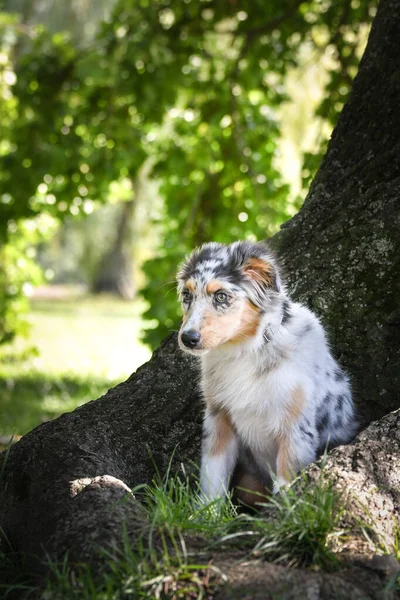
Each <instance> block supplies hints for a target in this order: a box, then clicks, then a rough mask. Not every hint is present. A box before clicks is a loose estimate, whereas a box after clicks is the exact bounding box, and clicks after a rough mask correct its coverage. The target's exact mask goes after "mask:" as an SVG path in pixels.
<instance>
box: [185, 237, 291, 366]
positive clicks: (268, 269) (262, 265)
mask: <svg viewBox="0 0 400 600" xmlns="http://www.w3.org/2000/svg"><path fill="white" fill-rule="evenodd" d="M177 279H178V293H179V296H180V299H181V302H182V307H183V311H184V316H183V321H182V326H181V329H180V331H179V344H180V346H181V348H182V349H183V350H185V351H186V352H190V353H191V354H196V355H199V354H203V353H204V352H207V351H208V350H212V349H213V348H216V347H219V346H222V345H224V344H238V343H241V342H243V341H244V340H247V339H249V338H251V337H252V336H254V335H255V334H256V332H257V331H258V328H259V324H260V319H261V317H262V315H263V314H265V313H266V312H268V309H269V308H270V307H271V306H272V305H273V303H274V300H276V298H277V296H278V295H279V293H280V291H281V280H280V274H279V269H278V267H277V265H276V260H275V258H274V257H273V255H272V254H271V252H270V251H269V250H268V248H267V246H266V245H265V244H264V243H251V242H235V243H233V244H230V245H229V246H225V245H224V244H218V243H215V242H211V243H209V244H205V245H204V246H202V247H201V248H198V249H196V250H194V252H193V253H192V254H191V255H190V256H189V258H188V259H187V260H186V261H185V262H184V263H183V264H182V265H181V266H180V269H179V271H178V276H177Z"/></svg>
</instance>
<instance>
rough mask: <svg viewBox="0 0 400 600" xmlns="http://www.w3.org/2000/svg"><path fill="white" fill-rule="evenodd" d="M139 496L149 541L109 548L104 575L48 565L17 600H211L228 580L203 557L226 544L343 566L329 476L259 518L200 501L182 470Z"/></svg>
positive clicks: (277, 501) (270, 503)
mask: <svg viewBox="0 0 400 600" xmlns="http://www.w3.org/2000/svg"><path fill="white" fill-rule="evenodd" d="M133 491H134V493H135V495H136V496H137V498H138V499H140V500H141V501H142V502H143V505H144V507H145V510H146V512H147V516H148V520H149V523H150V525H151V527H150V531H151V535H150V537H149V538H148V537H147V536H146V537H142V538H139V539H138V540H136V541H135V542H134V543H132V541H131V540H129V539H128V536H127V535H125V536H124V539H123V543H122V545H121V547H120V548H119V549H117V550H116V549H113V550H103V551H102V553H101V557H100V563H101V564H102V565H103V567H102V568H101V570H100V575H99V573H98V572H97V573H94V572H93V571H92V569H91V568H90V567H89V566H88V565H71V564H70V563H69V561H68V558H67V557H66V559H65V560H64V562H63V563H61V564H55V563H49V568H50V576H49V578H48V580H47V582H46V586H45V588H44V589H41V590H39V589H38V588H29V586H26V585H25V583H24V584H22V587H21V593H22V592H23V586H24V585H25V588H24V589H25V592H26V593H25V596H24V595H20V596H18V597H21V598H25V597H26V598H36V597H40V598H43V599H45V600H53V599H54V600H58V599H60V600H63V599H71V600H74V599H75V598H76V599H78V598H79V599H82V600H95V599H96V600H129V599H139V600H141V599H144V598H146V599H147V598H148V599H150V598H151V599H155V600H157V599H160V600H162V599H167V598H174V599H176V600H179V599H183V598H185V599H191V598H199V599H202V598H204V599H205V598H208V597H209V596H210V593H212V589H213V585H216V583H215V582H216V581H217V583H218V584H219V583H220V582H221V576H219V577H216V576H215V573H214V575H213V570H214V571H216V569H214V567H212V566H211V565H210V564H208V562H207V561H205V562H204V564H203V563H202V561H201V560H200V561H199V560H198V558H196V556H197V557H198V556H200V555H201V554H202V552H204V551H205V550H207V552H208V553H209V552H210V548H212V549H213V554H214V555H216V554H217V553H218V552H220V551H221V550H223V549H224V548H226V546H227V545H229V547H230V548H231V549H237V550H240V551H241V552H243V551H245V552H247V553H249V555H250V556H256V557H258V558H260V557H261V558H265V559H268V560H274V561H281V562H284V563H285V564H289V565H297V566H300V565H316V566H318V567H320V568H325V569H327V568H328V569H331V568H332V567H334V566H335V565H336V563H337V560H336V557H335V555H334V553H333V550H332V547H331V541H332V538H333V537H335V536H338V535H341V534H342V533H343V532H340V531H337V528H338V524H339V519H340V516H341V512H342V509H341V508H340V506H341V503H340V496H339V494H338V493H337V492H336V491H335V490H334V488H333V486H332V485H331V484H330V483H329V481H327V480H326V478H325V477H324V476H323V474H321V477H320V481H319V482H317V484H312V485H311V484H309V483H307V480H306V479H305V478H300V480H299V481H298V483H297V485H294V486H292V487H287V488H283V489H282V490H281V491H280V492H279V493H278V494H277V495H275V496H273V497H262V498H260V500H262V502H260V507H259V508H260V510H259V511H258V512H257V513H255V512H254V513H252V514H248V513H243V512H240V510H239V509H238V508H237V507H236V506H234V504H233V503H232V501H231V499H230V498H225V499H224V500H219V501H216V502H212V503H210V504H203V503H201V502H200V497H199V487H198V482H196V481H194V478H193V476H189V475H188V474H187V472H186V471H185V469H184V468H183V467H182V468H181V470H180V472H179V473H178V474H174V475H172V474H171V472H170V470H168V472H167V474H166V475H165V477H163V478H160V477H157V478H156V480H155V481H154V483H153V484H152V485H146V486H140V487H138V488H136V489H134V490H133ZM194 540H195V543H194V544H193V541H194ZM4 556H5V555H4ZM3 562H4V564H3V566H5V567H7V565H6V562H5V561H3ZM0 563H1V554H0ZM0 569H1V566H0ZM5 581H9V583H8V584H6V585H4V586H3V588H4V590H6V591H7V592H8V593H9V597H10V598H11V597H12V596H11V595H10V594H11V591H12V590H15V583H13V582H11V580H7V579H5ZM21 581H22V579H21ZM7 585H8V587H7ZM13 585H14V588H13V587H12V586H13ZM35 594H36V595H35ZM6 597H7V596H6Z"/></svg>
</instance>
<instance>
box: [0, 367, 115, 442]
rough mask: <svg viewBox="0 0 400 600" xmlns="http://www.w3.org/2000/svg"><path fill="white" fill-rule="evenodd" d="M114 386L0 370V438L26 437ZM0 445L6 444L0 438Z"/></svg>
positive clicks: (99, 381) (84, 379)
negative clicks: (49, 421) (30, 432)
mask: <svg viewBox="0 0 400 600" xmlns="http://www.w3.org/2000/svg"><path fill="white" fill-rule="evenodd" d="M116 383H118V381H115V382H111V381H106V380H104V379H99V378H95V377H93V376H92V377H90V376H86V377H80V376H79V375H76V374H73V373H72V374H70V375H67V374H64V375H54V376H51V375H50V374H46V373H41V372H40V371H34V370H30V371H26V372H22V373H20V374H17V372H16V371H15V370H13V369H12V370H10V369H4V368H2V369H0V399H1V400H0V436H8V435H11V434H14V433H15V434H17V435H22V434H24V433H27V432H28V431H30V430H31V429H32V428H33V427H35V426H36V425H39V424H40V423H43V422H45V421H48V420H49V419H53V418H55V417H58V416H59V415H60V414H62V413H64V412H69V411H71V410H74V409H75V408H76V407H77V406H80V405H81V404H83V403H84V402H88V401H89V400H95V399H96V398H98V397H99V396H101V395H102V394H104V393H105V392H106V391H107V389H108V388H110V387H112V386H113V385H114V384H116ZM1 441H4V442H6V440H2V439H1V437H0V442H1ZM0 450H1V447H0Z"/></svg>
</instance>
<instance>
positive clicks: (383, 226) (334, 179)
mask: <svg viewBox="0 0 400 600" xmlns="http://www.w3.org/2000/svg"><path fill="white" fill-rule="evenodd" d="M399 100H400V3H399V2H398V1H397V0H382V1H381V4H380V7H379V10H378V14H377V17H376V19H375V22H374V25H373V28H372V32H371V36H370V40H369V43H368V47H367V50H366V52H365V56H364V58H363V61H362V63H361V66H360V72H359V75H358V77H357V79H356V81H355V84H354V90H353V93H352V95H351V98H350V100H349V103H348V105H347V106H346V108H345V110H344V111H343V114H342V116H341V118H340V121H339V123H338V126H337V128H336V129H335V132H334V134H333V136H332V140H331V143H330V146H329V149H328V153H327V156H326V158H325V160H324V162H323V164H322V167H321V169H320V171H319V173H318V175H317V177H316V180H315V182H314V184H313V186H312V188H311V191H310V194H309V196H308V198H307V199H306V202H305V204H304V207H303V209H302V210H301V211H300V213H299V214H298V216H296V217H295V218H294V219H293V220H292V221H290V222H289V223H288V224H286V226H285V227H284V229H283V230H282V232H281V234H279V235H278V236H277V237H276V238H275V239H274V241H273V243H274V244H275V245H276V246H277V247H278V248H279V251H280V253H281V255H282V256H283V259H284V262H285V266H286V272H287V277H288V283H289V287H290V291H291V293H292V296H293V297H294V298H296V299H300V300H302V301H303V302H306V303H307V304H308V305H310V306H311V308H313V309H314V310H315V311H316V312H318V313H319V314H320V315H321V316H322V317H323V321H324V323H325V324H326V325H327V326H328V329H329V333H330V339H331V342H332V346H333V350H334V352H335V354H336V355H337V357H338V358H339V359H340V360H341V361H342V362H343V363H344V364H345V365H346V366H347V368H348V369H349V372H350V374H351V377H352V379H353V383H354V391H355V396H356V399H357V402H358V406H359V412H360V415H361V417H362V420H363V422H364V423H367V422H369V421H371V420H372V419H373V418H378V417H380V416H382V415H384V414H386V413H387V412H389V411H390V410H392V409H394V408H396V407H397V406H398V405H399V400H398V390H399V387H400V386H399V384H400V344H399V341H400V336H399V321H400V309H399V302H398V298H399V297H400V294H399V291H400V290H399V281H400V247H399V246H400V236H399V224H400V212H399V210H398V207H397V205H398V197H399V195H400V152H399V150H400V148H399V146H400V133H399V132H400V110H399ZM200 429H201V402H200V396H199V391H198V370H197V367H196V364H195V363H194V362H193V361H192V359H191V358H190V357H187V356H184V355H183V354H182V353H181V352H180V351H179V350H178V348H177V344H176V337H175V336H174V335H173V336H171V337H170V338H168V339H167V340H166V341H165V342H164V344H163V345H162V346H161V348H160V349H159V350H158V351H157V352H156V354H155V355H154V357H153V358H152V360H151V361H150V362H149V363H147V364H146V365H144V366H143V367H142V368H141V369H140V370H139V371H138V372H137V374H135V375H133V376H132V377H131V378H130V379H128V381H126V382H125V383H123V384H121V385H119V386H117V387H116V388H114V389H113V390H110V391H109V392H108V394H106V395H105V396H104V397H102V398H100V399H99V400H97V401H95V402H92V403H89V404H87V405H85V406H83V407H81V408H79V409H77V410H76V411H74V412H73V413H71V414H68V415H63V416H62V417H60V418H59V419H57V420H55V421H53V422H50V423H46V424H44V425H41V426H40V427H38V428H37V429H35V430H34V431H32V432H31V433H29V434H28V435H26V436H25V437H24V438H23V439H22V440H21V441H19V442H18V443H17V444H15V446H13V447H12V448H11V451H10V454H9V456H8V459H7V461H6V462H5V461H4V456H3V467H1V464H0V472H1V471H2V468H3V474H2V480H1V481H0V528H1V529H3V530H4V532H5V534H6V535H7V537H8V539H9V540H10V541H11V543H12V544H13V545H14V547H15V549H16V550H18V551H20V552H22V553H27V554H28V555H30V556H32V555H36V556H38V557H43V556H44V551H45V550H46V551H47V552H48V553H50V555H51V556H52V557H53V558H56V559H62V558H63V556H64V553H65V550H66V548H67V547H68V548H69V551H70V552H72V554H73V556H74V557H75V559H76V560H78V559H84V560H87V558H88V556H90V555H91V548H94V547H95V545H96V544H98V542H99V541H101V536H100V538H99V537H98V532H99V531H104V532H107V533H106V535H105V536H104V539H103V541H104V543H105V544H111V545H116V544H118V543H120V541H121V533H120V531H121V528H119V527H118V526H116V519H117V521H119V520H120V521H123V520H125V521H127V522H128V523H129V522H130V520H132V519H133V523H135V524H136V522H137V518H139V517H138V514H139V513H137V511H136V509H135V508H134V505H135V503H134V502H133V505H132V508H131V509H130V508H129V506H130V505H129V504H126V505H124V508H123V509H121V512H120V513H118V515H117V517H116V515H115V512H113V506H114V504H115V503H113V502H110V497H111V496H112V497H117V496H118V494H120V493H122V491H121V490H123V491H124V493H125V491H126V490H125V486H126V485H127V486H129V487H133V486H135V485H137V484H140V483H144V482H149V481H150V480H151V479H152V477H153V476H154V473H155V467H157V468H158V470H159V471H160V473H161V474H163V473H164V472H165V471H166V469H167V467H168V463H169V461H170V459H171V456H172V454H173V452H174V451H175V454H174V460H175V461H176V462H179V461H185V462H188V461H190V460H195V461H198V459H199V445H200ZM0 462H1V459H0ZM104 476H108V478H107V477H104ZM110 477H111V478H114V479H110ZM95 478H97V479H95ZM81 480H84V481H85V482H86V483H84V484H81V483H79V482H80V481H81ZM82 486H83V487H82ZM88 486H89V489H87V487H88ZM81 487H82V490H83V491H82V490H81ZM110 489H111V491H110ZM77 490H78V493H76V491H77ZM79 490H81V491H79ZM85 490H86V491H85ZM102 490H104V494H102V493H101V492H102ZM82 493H83V494H85V498H89V496H90V494H94V495H93V498H95V503H94V504H93V506H94V509H93V511H94V512H93V514H92V515H91V518H90V520H89V519H88V512H90V510H91V509H90V506H91V502H86V501H84V500H85V498H84V497H83V496H81V494H82ZM110 494H111V496H110ZM80 496H81V498H80ZM79 498H80V499H79ZM78 499H79V500H78ZM77 531H80V535H79V536H78V535H75V534H73V532H77ZM129 531H130V532H131V535H132V536H134V535H136V533H135V532H136V531H137V527H136V525H135V527H133V526H132V527H131V528H130V529H129ZM71 532H72V534H71Z"/></svg>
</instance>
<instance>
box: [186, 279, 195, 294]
mask: <svg viewBox="0 0 400 600" xmlns="http://www.w3.org/2000/svg"><path fill="white" fill-rule="evenodd" d="M185 285H186V287H187V289H188V290H189V292H191V293H192V294H193V293H194V290H195V289H196V282H195V281H194V279H188V280H187V282H186V284H185Z"/></svg>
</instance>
